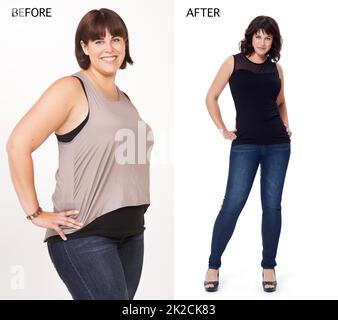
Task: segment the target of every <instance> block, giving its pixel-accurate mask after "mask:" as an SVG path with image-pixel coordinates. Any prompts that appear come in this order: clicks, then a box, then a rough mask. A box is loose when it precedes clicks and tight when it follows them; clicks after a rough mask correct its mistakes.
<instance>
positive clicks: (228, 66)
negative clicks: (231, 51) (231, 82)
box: [221, 56, 235, 79]
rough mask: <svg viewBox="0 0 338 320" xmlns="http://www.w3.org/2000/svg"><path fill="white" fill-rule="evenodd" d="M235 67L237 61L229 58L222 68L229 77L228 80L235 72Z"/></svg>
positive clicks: (232, 57)
mask: <svg viewBox="0 0 338 320" xmlns="http://www.w3.org/2000/svg"><path fill="white" fill-rule="evenodd" d="M234 66H235V59H234V56H228V57H227V58H226V59H225V60H224V62H223V64H222V67H221V70H222V71H221V72H222V73H223V74H224V75H225V76H226V77H227V79H229V78H230V76H231V74H232V71H233V70H234Z"/></svg>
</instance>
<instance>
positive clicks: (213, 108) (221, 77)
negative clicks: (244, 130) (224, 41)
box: [206, 56, 236, 140]
mask: <svg viewBox="0 0 338 320" xmlns="http://www.w3.org/2000/svg"><path fill="white" fill-rule="evenodd" d="M233 68H234V57H233V56H229V57H228V58H227V59H226V60H225V61H224V62H223V64H222V66H221V68H220V69H219V71H218V72H217V74H216V77H215V79H214V81H213V82H212V84H211V87H210V89H209V91H208V94H207V97H206V105H207V108H208V112H209V114H210V117H211V119H212V120H213V122H214V123H215V125H216V127H217V128H218V130H220V132H221V133H222V134H223V136H224V137H225V138H226V139H230V140H234V139H236V134H235V133H234V132H235V131H236V130H234V131H229V130H228V129H227V128H226V126H225V124H224V122H223V119H222V115H221V112H220V108H219V105H218V98H219V96H220V95H221V93H222V91H223V90H224V88H225V86H226V85H227V83H228V82H229V79H230V76H231V73H232V71H233Z"/></svg>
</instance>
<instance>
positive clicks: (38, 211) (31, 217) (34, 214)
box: [26, 207, 42, 220]
mask: <svg viewBox="0 0 338 320" xmlns="http://www.w3.org/2000/svg"><path fill="white" fill-rule="evenodd" d="M41 212H42V209H41V208H40V207H39V208H37V209H36V211H35V212H34V213H32V214H30V215H28V216H27V217H26V218H27V219H28V220H33V219H34V218H36V217H37V216H39V215H40V214H41Z"/></svg>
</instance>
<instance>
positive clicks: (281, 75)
mask: <svg viewBox="0 0 338 320" xmlns="http://www.w3.org/2000/svg"><path fill="white" fill-rule="evenodd" d="M276 67H277V70H278V73H279V77H280V78H281V79H283V68H282V66H281V64H280V63H279V62H277V63H276Z"/></svg>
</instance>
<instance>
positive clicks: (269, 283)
mask: <svg viewBox="0 0 338 320" xmlns="http://www.w3.org/2000/svg"><path fill="white" fill-rule="evenodd" d="M266 270H267V269H266ZM272 270H273V272H274V273H275V278H276V272H275V269H272ZM262 277H263V281H262V285H263V290H264V291H265V292H275V291H276V289H277V281H276V280H275V281H264V269H263V271H262ZM266 286H271V287H268V288H267V287H266Z"/></svg>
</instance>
